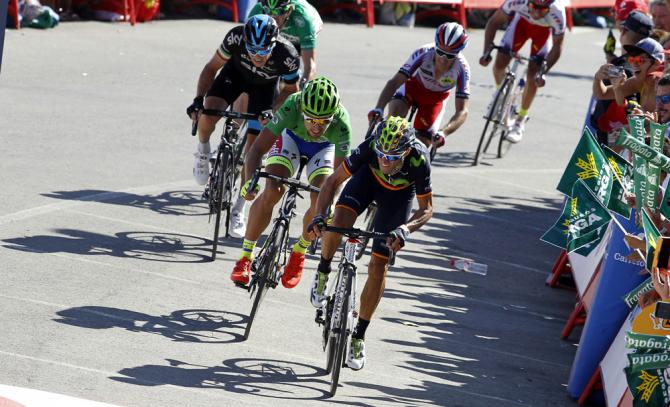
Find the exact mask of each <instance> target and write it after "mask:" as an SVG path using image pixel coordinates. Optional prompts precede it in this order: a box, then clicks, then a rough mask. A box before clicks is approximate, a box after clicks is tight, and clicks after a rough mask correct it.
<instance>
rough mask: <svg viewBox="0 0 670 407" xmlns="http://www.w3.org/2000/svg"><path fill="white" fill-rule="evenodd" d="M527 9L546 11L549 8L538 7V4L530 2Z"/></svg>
mask: <svg viewBox="0 0 670 407" xmlns="http://www.w3.org/2000/svg"><path fill="white" fill-rule="evenodd" d="M528 9H529V10H531V11H548V10H549V6H540V5H538V4H535V3H533V2H532V1H529V2H528Z"/></svg>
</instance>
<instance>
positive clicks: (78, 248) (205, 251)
mask: <svg viewBox="0 0 670 407" xmlns="http://www.w3.org/2000/svg"><path fill="white" fill-rule="evenodd" d="M53 232H54V233H55V234H54V235H36V236H26V237H15V238H10V239H4V240H2V241H3V242H4V243H5V244H4V245H3V247H5V248H7V249H12V250H19V251H24V252H37V253H72V254H79V255H91V256H112V257H125V258H134V259H138V260H146V261H158V262H168V263H204V262H208V261H210V254H211V241H210V240H208V239H204V238H201V237H198V236H192V235H184V234H178V233H162V232H141V231H138V232H118V233H115V234H114V235H105V234H102V233H96V232H87V231H84V230H78V229H54V230H53ZM227 243H231V242H227ZM223 244H224V241H223V240H221V241H220V247H224V246H223ZM219 253H221V250H219Z"/></svg>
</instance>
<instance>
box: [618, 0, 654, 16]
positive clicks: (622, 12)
mask: <svg viewBox="0 0 670 407" xmlns="http://www.w3.org/2000/svg"><path fill="white" fill-rule="evenodd" d="M635 10H640V11H641V12H642V13H644V14H647V3H646V2H645V1H644V0H617V1H616V2H615V3H614V18H615V19H616V21H624V20H625V19H627V18H628V16H629V15H630V13H631V12H633V11H635Z"/></svg>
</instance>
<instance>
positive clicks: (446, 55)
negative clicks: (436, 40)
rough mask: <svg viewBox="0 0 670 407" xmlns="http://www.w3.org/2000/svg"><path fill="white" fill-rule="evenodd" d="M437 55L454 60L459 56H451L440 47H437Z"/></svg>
mask: <svg viewBox="0 0 670 407" xmlns="http://www.w3.org/2000/svg"><path fill="white" fill-rule="evenodd" d="M435 53H436V54H437V56H440V57H444V58H447V59H454V58H456V56H457V55H458V54H450V53H448V52H446V51H442V50H441V49H440V48H439V47H435Z"/></svg>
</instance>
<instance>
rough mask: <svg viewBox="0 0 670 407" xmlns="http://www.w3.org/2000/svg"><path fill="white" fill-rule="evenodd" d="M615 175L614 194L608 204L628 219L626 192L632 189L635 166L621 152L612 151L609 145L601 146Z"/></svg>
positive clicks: (628, 210) (608, 207) (608, 206)
mask: <svg viewBox="0 0 670 407" xmlns="http://www.w3.org/2000/svg"><path fill="white" fill-rule="evenodd" d="M601 147H602V150H603V153H604V154H605V157H607V161H609V164H610V167H612V174H613V175H614V183H613V184H612V195H611V197H610V201H609V203H608V204H607V209H610V210H612V211H614V212H616V213H618V214H619V215H621V216H623V217H624V218H626V219H630V206H628V203H627V202H626V197H625V194H626V192H628V191H629V190H632V178H633V167H632V166H631V165H630V163H629V162H628V161H626V160H625V159H624V158H623V157H621V156H620V155H619V154H617V153H615V152H614V151H612V150H611V149H610V148H609V147H607V146H601Z"/></svg>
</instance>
